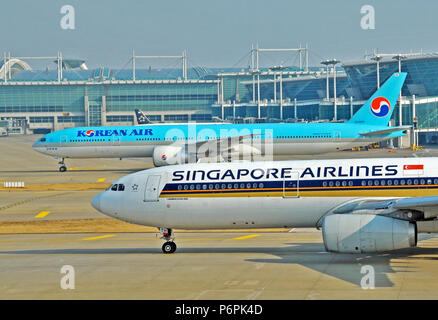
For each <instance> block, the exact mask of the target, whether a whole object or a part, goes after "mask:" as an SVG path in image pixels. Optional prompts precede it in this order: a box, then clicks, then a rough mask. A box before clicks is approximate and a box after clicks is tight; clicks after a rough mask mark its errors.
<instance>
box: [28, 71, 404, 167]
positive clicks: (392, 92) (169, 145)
mask: <svg viewBox="0 0 438 320" xmlns="http://www.w3.org/2000/svg"><path fill="white" fill-rule="evenodd" d="M406 75H407V74H406V73H395V74H393V75H392V76H391V77H390V78H389V79H388V80H387V81H386V82H385V83H384V84H383V85H382V86H381V88H380V89H379V90H378V91H377V92H376V93H375V94H374V95H373V96H372V97H371V98H370V99H369V100H368V101H367V102H366V103H365V104H364V105H363V106H362V107H361V108H360V109H359V110H358V111H357V112H356V113H355V114H354V115H353V117H352V118H351V119H350V120H349V121H347V122H345V123H275V124H273V123H264V124H228V123H220V124H218V123H211V124H195V123H189V124H147V125H139V126H113V127H80V128H70V129H64V130H60V131H55V132H53V133H50V134H47V135H45V136H43V137H42V138H41V139H40V140H39V141H37V142H35V143H34V145H33V148H34V149H35V150H36V151H38V152H41V153H44V154H47V155H50V156H53V157H55V158H59V159H60V162H59V163H60V165H61V166H60V168H59V170H60V171H61V172H62V171H66V170H67V167H66V166H65V163H64V159H66V158H133V157H152V158H153V162H154V164H155V166H157V167H158V166H164V165H170V164H181V163H192V162H197V161H199V160H200V159H201V160H202V159H203V158H208V157H210V156H212V155H216V156H219V157H221V158H222V159H224V160H230V159H236V158H238V157H241V156H246V155H267V154H273V155H292V154H308V155H311V154H318V153H326V152H332V151H336V150H343V149H351V148H353V147H359V146H366V145H368V144H370V143H374V142H380V141H383V140H387V139H391V138H396V137H400V136H403V135H405V130H406V128H404V127H388V123H389V120H390V118H391V115H392V113H393V111H394V107H395V104H396V102H397V98H398V96H399V93H400V90H401V88H402V86H403V83H404V81H405V79H406Z"/></svg>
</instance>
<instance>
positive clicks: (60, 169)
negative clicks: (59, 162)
mask: <svg viewBox="0 0 438 320" xmlns="http://www.w3.org/2000/svg"><path fill="white" fill-rule="evenodd" d="M65 171H67V167H66V166H60V167H59V172H65Z"/></svg>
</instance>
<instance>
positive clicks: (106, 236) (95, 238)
mask: <svg viewBox="0 0 438 320" xmlns="http://www.w3.org/2000/svg"><path fill="white" fill-rule="evenodd" d="M115 236H116V235H115V234H107V235H104V236H98V237H91V238H84V239H82V240H99V239H104V238H110V237H115Z"/></svg>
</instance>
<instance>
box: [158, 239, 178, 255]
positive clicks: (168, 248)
mask: <svg viewBox="0 0 438 320" xmlns="http://www.w3.org/2000/svg"><path fill="white" fill-rule="evenodd" d="M161 250H163V253H174V252H175V250H176V244H175V242H173V241H167V242H165V243H164V244H163V246H162V247H161Z"/></svg>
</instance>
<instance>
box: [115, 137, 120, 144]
mask: <svg viewBox="0 0 438 320" xmlns="http://www.w3.org/2000/svg"><path fill="white" fill-rule="evenodd" d="M113 145H114V146H120V137H119V136H114V137H113Z"/></svg>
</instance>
